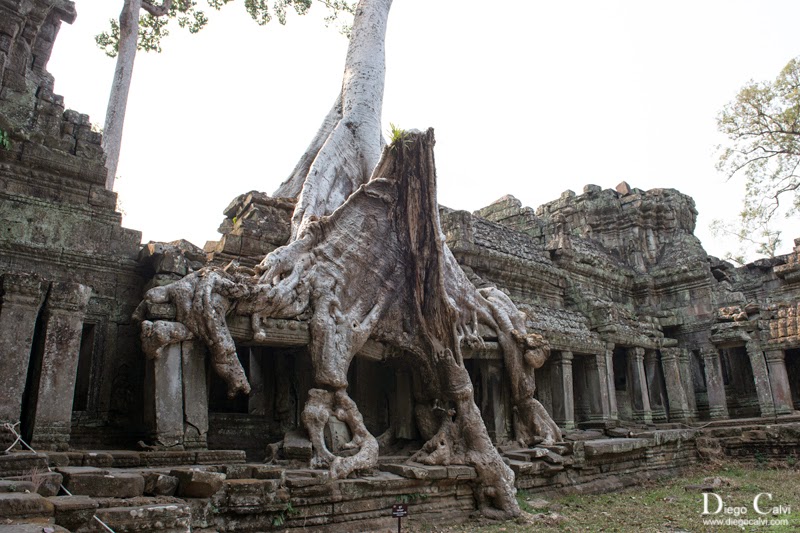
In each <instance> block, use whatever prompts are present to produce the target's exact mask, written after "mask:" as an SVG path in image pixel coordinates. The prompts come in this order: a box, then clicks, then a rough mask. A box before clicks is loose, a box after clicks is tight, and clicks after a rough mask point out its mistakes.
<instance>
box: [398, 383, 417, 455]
mask: <svg viewBox="0 0 800 533" xmlns="http://www.w3.org/2000/svg"><path fill="white" fill-rule="evenodd" d="M395 375H396V376H397V382H396V385H395V397H394V398H393V401H394V434H395V437H397V438H398V439H409V440H411V439H415V438H417V426H416V424H415V417H414V387H413V383H412V381H411V373H410V372H409V371H408V370H406V369H405V368H401V369H399V370H398V371H397V373H396V374H395Z"/></svg>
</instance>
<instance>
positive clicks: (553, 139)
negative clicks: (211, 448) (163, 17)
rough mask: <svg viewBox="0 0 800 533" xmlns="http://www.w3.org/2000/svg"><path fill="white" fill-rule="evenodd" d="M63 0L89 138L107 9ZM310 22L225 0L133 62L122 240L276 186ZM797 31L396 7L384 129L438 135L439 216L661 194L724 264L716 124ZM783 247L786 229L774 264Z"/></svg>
mask: <svg viewBox="0 0 800 533" xmlns="http://www.w3.org/2000/svg"><path fill="white" fill-rule="evenodd" d="M76 3H77V9H78V19H77V21H76V22H75V24H73V25H72V26H69V25H64V26H63V27H62V29H61V33H60V35H59V38H58V40H57V42H56V46H55V50H54V52H53V55H52V58H51V60H50V64H49V70H50V72H52V73H53V74H54V75H55V77H56V92H57V93H58V94H62V95H64V97H65V101H66V105H67V107H69V108H72V109H76V110H78V111H80V112H82V113H88V114H90V115H91V119H92V121H93V122H95V123H98V124H101V125H102V123H103V121H104V115H105V107H106V103H107V98H108V90H109V87H110V84H111V76H112V74H113V68H114V60H112V59H110V58H107V57H106V56H105V55H104V54H103V53H102V52H101V51H100V50H99V49H98V48H97V47H96V45H95V44H94V38H93V36H94V35H95V34H97V33H99V32H101V31H102V30H104V29H105V28H106V27H107V25H108V19H109V18H111V17H115V16H116V15H118V12H119V9H120V7H121V1H119V0H117V1H109V0H78V1H77V2H76ZM198 3H199V4H203V1H202V0H199V2H198ZM489 6H492V7H489ZM322 11H323V9H322V8H321V6H316V9H314V8H312V14H310V15H308V16H306V17H291V18H290V20H289V23H288V24H287V26H285V27H281V26H279V25H278V24H277V23H276V22H275V21H273V22H271V23H270V24H269V25H268V26H266V27H259V26H257V25H256V24H255V23H254V22H253V21H252V20H250V19H249V17H248V16H247V14H246V13H245V11H244V8H243V1H242V0H236V1H234V2H233V3H232V4H230V5H228V6H226V7H225V8H223V10H222V11H221V12H218V13H217V12H210V13H209V18H211V21H210V23H209V25H208V27H207V28H206V29H204V30H203V31H202V32H201V33H199V34H197V35H188V33H186V32H185V31H184V30H181V29H179V28H177V27H175V28H174V30H173V31H172V35H170V36H169V37H167V38H166V39H165V41H164V43H163V48H164V52H163V53H162V54H152V53H151V54H144V53H142V54H140V55H139V56H138V57H137V59H136V66H135V69H134V80H133V86H132V89H131V95H130V100H129V105H128V115H127V119H126V123H125V136H124V139H123V148H122V156H121V160H120V166H119V171H118V174H119V175H120V176H121V179H120V180H118V182H117V186H116V190H117V192H118V193H119V197H120V202H121V206H122V209H123V210H124V212H125V218H124V225H125V226H126V227H130V228H135V229H139V230H141V231H143V239H144V241H148V240H160V241H169V240H174V239H178V238H186V239H188V240H190V241H192V242H193V243H195V244H197V245H198V246H203V244H204V243H205V241H206V240H216V239H218V233H217V232H216V228H217V227H218V226H219V224H220V222H221V221H222V218H223V216H222V211H223V209H224V208H225V207H226V206H227V205H228V203H229V201H230V200H232V199H233V198H234V197H235V196H236V195H238V194H241V193H244V192H247V191H250V190H253V189H255V190H260V191H264V192H267V193H271V192H273V191H274V190H275V189H276V187H277V186H278V185H279V184H280V182H281V181H283V179H284V178H285V177H286V176H287V175H288V174H289V172H290V171H291V169H292V168H293V166H294V164H295V163H296V161H297V159H298V158H299V157H300V155H301V154H302V153H303V151H304V149H305V147H306V145H307V144H308V142H309V141H310V140H311V138H312V136H313V134H314V133H315V132H316V130H317V128H318V127H319V124H320V123H321V121H322V119H323V117H324V116H325V114H326V113H327V111H328V110H329V108H330V106H331V104H332V102H333V99H334V98H335V96H336V94H337V92H338V89H339V86H340V84H341V73H342V69H343V66H344V57H345V52H346V47H347V42H346V40H345V38H344V37H342V36H340V35H339V34H338V33H337V32H336V31H335V30H334V29H332V28H330V29H326V28H325V27H324V24H323V23H322V21H321V15H322ZM314 12H316V13H317V14H316V16H314V15H313V13H314ZM798 20H800V2H796V1H793V0H758V1H756V0H692V1H687V0H671V1H655V0H649V1H641V0H638V1H636V0H619V1H609V0H603V1H600V0H573V1H559V2H543V1H536V0H529V1H522V0H517V1H504V2H497V3H492V2H485V1H477V0H461V1H456V0H395V2H394V5H393V7H392V13H391V15H390V20H389V32H388V36H387V80H386V93H385V102H384V122H385V124H386V128H387V129H388V124H389V122H393V123H395V124H397V125H399V126H400V127H402V128H404V129H410V128H418V129H424V128H427V127H429V126H432V127H434V128H435V130H436V137H437V146H436V158H437V167H438V178H439V201H440V203H442V204H444V205H447V206H449V207H452V208H456V209H466V210H475V209H478V208H480V207H483V206H485V205H487V204H489V203H491V202H492V201H494V200H496V199H497V198H499V197H501V196H503V195H505V194H513V195H514V196H516V197H517V198H519V199H520V200H521V201H522V203H523V204H525V205H530V206H532V207H536V206H538V205H540V204H542V203H545V202H548V201H550V200H553V199H555V198H557V197H558V196H559V195H560V194H561V193H562V192H563V191H565V190H567V189H572V190H574V191H575V192H576V193H578V194H580V193H581V192H582V190H583V186H584V185H586V184H588V183H593V184H597V185H600V186H602V187H603V188H609V187H612V188H613V187H614V186H616V184H617V183H619V182H620V181H621V180H626V181H628V183H630V185H631V186H633V187H638V188H641V189H650V188H656V187H671V188H676V189H678V190H680V191H681V192H684V193H686V194H689V195H691V196H693V197H694V199H695V202H696V203H697V208H698V210H699V212H700V216H699V218H698V224H697V231H696V234H697V235H698V237H700V239H701V240H702V241H703V244H704V246H705V247H706V250H707V251H708V252H709V253H711V254H713V255H718V256H722V255H724V253H725V252H726V251H729V250H732V249H733V248H735V246H736V243H735V242H722V241H715V240H714V239H713V238H712V237H711V235H710V234H709V232H708V225H709V223H710V222H711V221H712V220H713V219H714V218H727V219H731V220H732V219H734V218H735V217H736V213H737V212H738V210H739V208H740V201H741V195H742V191H743V182H742V181H741V180H740V181H731V182H729V183H725V180H724V176H723V175H722V174H720V173H718V172H717V171H716V170H715V168H714V164H715V162H716V156H715V147H716V145H717V144H719V143H720V142H721V141H722V139H721V137H720V136H719V135H718V134H717V133H716V124H715V117H716V115H717V113H718V112H719V110H720V109H721V108H722V106H723V105H724V104H725V103H726V102H728V101H729V100H731V99H732V98H733V97H734V96H735V94H736V93H737V92H738V89H739V88H740V87H741V86H742V85H743V84H744V83H745V82H746V81H747V80H749V79H751V78H754V79H757V80H766V79H773V78H774V77H775V76H776V75H777V73H778V72H779V71H780V69H781V68H782V67H783V66H784V65H785V64H786V63H787V62H788V60H789V59H791V58H792V57H794V56H796V55H798V54H800V42H799V41H798V39H797V21H798ZM795 236H800V225H798V224H796V223H795V224H794V226H793V227H788V226H787V227H786V229H785V231H784V241H785V242H784V244H783V245H782V247H781V252H782V253H786V252H788V251H789V250H790V249H791V246H792V238H793V237H795Z"/></svg>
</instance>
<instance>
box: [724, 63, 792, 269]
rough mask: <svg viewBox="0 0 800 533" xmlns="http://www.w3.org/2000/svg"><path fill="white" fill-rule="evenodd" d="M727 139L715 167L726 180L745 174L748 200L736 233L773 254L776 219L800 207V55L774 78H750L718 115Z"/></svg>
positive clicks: (759, 249)
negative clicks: (756, 80)
mask: <svg viewBox="0 0 800 533" xmlns="http://www.w3.org/2000/svg"><path fill="white" fill-rule="evenodd" d="M717 126H718V128H719V131H720V132H721V133H723V134H724V135H725V136H726V137H727V138H728V141H729V143H728V144H727V145H725V146H721V147H720V157H719V162H718V164H717V168H718V169H719V170H720V171H722V172H725V173H726V174H727V175H728V178H732V177H734V176H736V175H740V174H741V175H744V177H745V198H744V205H743V209H742V212H741V213H740V217H739V223H738V225H737V227H736V228H735V229H734V231H730V226H728V230H727V231H725V227H724V226H722V225H720V224H719V223H717V224H718V226H717V229H718V230H719V229H723V231H725V232H726V233H734V234H736V235H737V236H738V238H739V240H740V242H745V241H750V242H751V243H753V244H756V245H757V248H758V250H757V251H758V253H761V254H764V255H769V256H772V255H774V254H775V249H776V247H777V245H778V244H779V242H780V232H779V231H777V230H775V229H774V227H773V225H772V223H774V218H775V217H776V215H778V214H779V213H781V214H783V215H785V216H791V215H794V214H796V213H797V211H798V208H799V207H800V194H798V189H799V188H800V175H799V174H798V166H800V58H795V59H792V60H791V61H789V63H788V64H787V65H786V66H785V67H784V68H783V70H782V71H781V72H780V74H778V77H777V78H776V79H775V80H774V81H771V82H770V81H766V82H755V81H753V80H751V81H750V82H748V83H747V84H746V85H745V86H744V87H743V88H742V89H741V90H740V91H739V94H738V95H737V96H736V98H735V99H734V100H733V101H731V102H730V103H728V104H727V105H726V106H725V107H724V108H723V109H722V111H721V112H720V114H719V116H718V117H717Z"/></svg>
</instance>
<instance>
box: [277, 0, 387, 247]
mask: <svg viewBox="0 0 800 533" xmlns="http://www.w3.org/2000/svg"><path fill="white" fill-rule="evenodd" d="M391 6H392V0H361V2H360V3H359V5H358V7H357V8H356V15H355V20H354V21H353V31H352V33H351V36H350V45H349V47H348V49H347V60H346V61H345V69H344V77H343V81H342V89H341V93H340V95H339V97H338V98H337V100H336V102H335V103H334V106H333V108H332V109H331V112H330V113H329V114H328V116H327V117H326V118H325V120H324V121H323V124H322V127H321V128H320V130H319V131H318V132H317V135H316V136H315V137H314V139H313V141H312V142H311V144H310V145H309V147H308V149H307V150H306V152H305V154H303V156H302V157H301V159H300V162H299V163H298V165H297V167H295V169H294V171H293V172H292V174H291V175H290V176H289V178H288V179H287V180H286V181H285V182H284V183H283V184H281V186H280V187H279V188H278V190H277V191H276V192H275V194H274V196H293V197H297V196H299V198H298V203H297V207H296V209H295V211H294V215H293V216H292V240H294V239H296V238H297V236H298V234H299V231H300V228H301V227H302V226H304V225H305V224H307V223H308V222H309V221H311V220H314V219H316V218H319V217H321V216H325V215H329V214H331V213H333V211H334V210H335V209H336V208H337V207H339V206H340V205H342V204H343V203H344V201H345V200H346V199H347V198H348V197H349V196H350V195H351V194H352V193H353V192H354V191H355V190H356V189H357V188H358V187H359V186H360V185H362V184H364V183H366V181H367V179H368V178H369V176H370V174H371V172H372V170H373V169H374V168H375V165H376V164H377V163H378V159H379V158H380V155H381V148H382V146H383V137H382V135H381V109H382V106H383V88H384V80H385V75H386V58H385V46H384V41H385V36H386V24H387V21H388V18H389V9H390V8H391Z"/></svg>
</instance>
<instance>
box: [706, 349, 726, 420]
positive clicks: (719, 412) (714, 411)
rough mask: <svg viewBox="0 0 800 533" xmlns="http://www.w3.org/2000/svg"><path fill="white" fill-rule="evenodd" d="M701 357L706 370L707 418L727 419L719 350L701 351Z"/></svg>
mask: <svg viewBox="0 0 800 533" xmlns="http://www.w3.org/2000/svg"><path fill="white" fill-rule="evenodd" d="M701 356H702V357H703V363H704V364H705V368H706V392H707V393H708V416H709V417H710V418H711V419H712V420H715V419H724V418H728V416H729V415H728V400H727V398H726V397H725V383H724V381H723V380H722V363H721V362H720V360H719V350H717V348H716V347H714V346H706V347H704V348H703V349H702V352H701Z"/></svg>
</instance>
